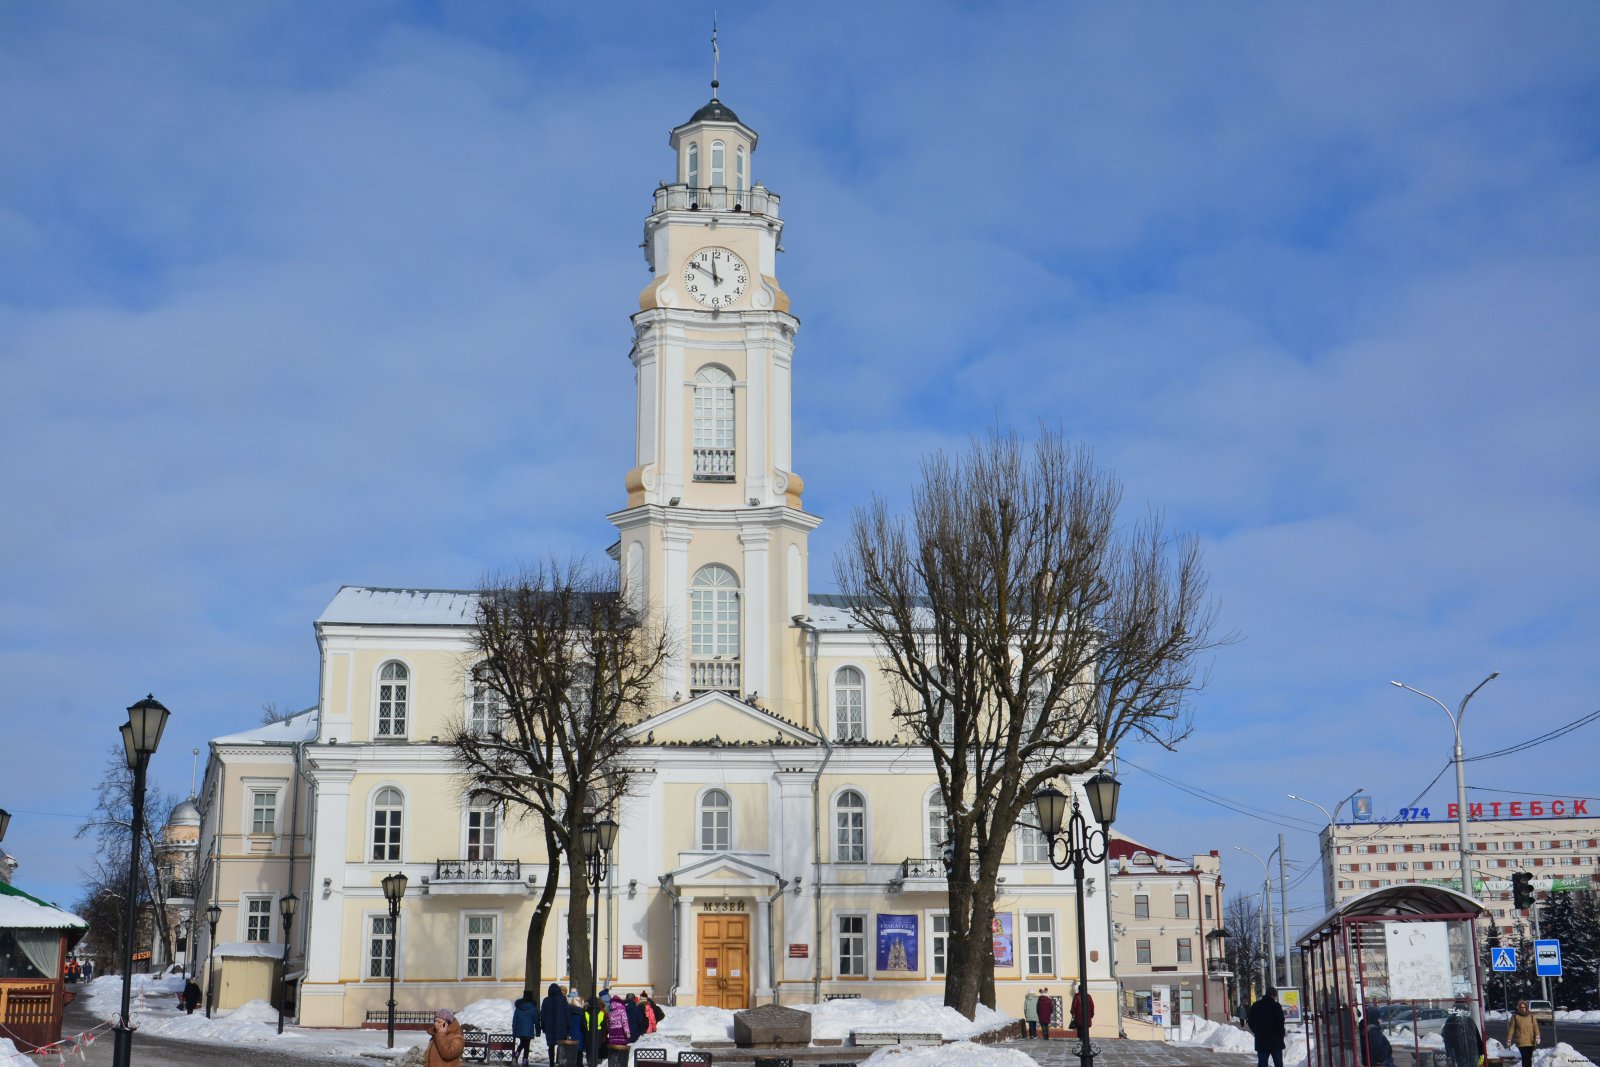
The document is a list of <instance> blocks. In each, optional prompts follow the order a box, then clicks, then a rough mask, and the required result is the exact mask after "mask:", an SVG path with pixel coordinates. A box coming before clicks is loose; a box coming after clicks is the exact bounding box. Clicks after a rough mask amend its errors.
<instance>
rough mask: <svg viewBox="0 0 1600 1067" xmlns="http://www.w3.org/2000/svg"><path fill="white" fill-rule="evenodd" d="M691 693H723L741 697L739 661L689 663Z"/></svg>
mask: <svg viewBox="0 0 1600 1067" xmlns="http://www.w3.org/2000/svg"><path fill="white" fill-rule="evenodd" d="M689 692H690V693H691V694H695V695H698V694H700V693H711V692H723V693H732V694H733V695H734V696H738V695H739V692H740V690H739V661H738V660H736V659H692V660H690V661H689Z"/></svg>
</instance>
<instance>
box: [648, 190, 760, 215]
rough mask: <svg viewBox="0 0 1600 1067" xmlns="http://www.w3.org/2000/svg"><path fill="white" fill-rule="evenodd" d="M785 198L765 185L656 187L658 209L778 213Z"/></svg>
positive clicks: (756, 213)
mask: <svg viewBox="0 0 1600 1067" xmlns="http://www.w3.org/2000/svg"><path fill="white" fill-rule="evenodd" d="M781 201H782V198H781V197H779V196H778V194H777V193H775V192H773V191H772V190H770V189H768V188H767V187H766V186H764V185H757V186H755V187H754V188H751V189H730V188H728V187H727V186H725V185H714V186H711V187H710V188H701V187H695V186H689V185H682V184H677V185H663V186H661V187H660V188H659V189H657V190H656V207H655V209H656V211H658V212H659V211H737V212H743V213H745V214H749V215H766V216H769V217H771V218H777V217H778V205H779V203H781Z"/></svg>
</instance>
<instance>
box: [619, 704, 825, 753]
mask: <svg viewBox="0 0 1600 1067" xmlns="http://www.w3.org/2000/svg"><path fill="white" fill-rule="evenodd" d="M628 737H629V739H630V740H632V741H633V742H634V743H636V744H647V745H650V744H654V745H688V746H701V745H703V746H706V747H717V746H721V745H772V744H778V745H794V744H801V745H814V744H817V743H818V739H817V736H816V735H815V734H813V733H812V732H811V731H809V730H806V729H803V728H802V727H800V726H798V725H796V724H795V723H792V722H790V721H789V720H787V719H784V718H781V717H779V716H777V715H774V714H773V713H772V712H770V711H766V710H765V709H762V708H758V707H755V706H754V705H751V704H746V703H745V702H744V701H742V700H739V699H737V698H735V697H731V696H729V695H728V694H727V693H704V694H702V695H700V696H697V697H695V698H694V699H693V700H689V701H685V702H684V703H682V704H679V705H678V706H677V707H675V708H669V709H668V710H666V711H664V712H662V713H661V714H659V715H653V716H651V717H650V718H648V719H646V720H644V721H643V722H641V723H639V724H638V725H637V726H635V727H633V729H631V730H629V731H628Z"/></svg>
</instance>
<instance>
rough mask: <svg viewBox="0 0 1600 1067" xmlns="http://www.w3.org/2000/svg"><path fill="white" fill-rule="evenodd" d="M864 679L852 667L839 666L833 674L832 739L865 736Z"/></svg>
mask: <svg viewBox="0 0 1600 1067" xmlns="http://www.w3.org/2000/svg"><path fill="white" fill-rule="evenodd" d="M866 699H867V686H866V680H865V679H864V678H862V676H861V672H860V671H858V670H857V669H856V668H854V667H840V668H839V670H838V673H836V674H835V675H834V676H833V739H834V740H835V741H862V740H865V739H866V736H867V719H866Z"/></svg>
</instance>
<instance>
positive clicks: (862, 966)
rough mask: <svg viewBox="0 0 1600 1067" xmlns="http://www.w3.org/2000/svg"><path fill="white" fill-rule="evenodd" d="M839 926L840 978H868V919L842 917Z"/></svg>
mask: <svg viewBox="0 0 1600 1067" xmlns="http://www.w3.org/2000/svg"><path fill="white" fill-rule="evenodd" d="M837 922H838V926H839V977H841V978H865V977H866V976H867V917H866V916H865V915H841V916H839V917H838V920H837Z"/></svg>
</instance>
